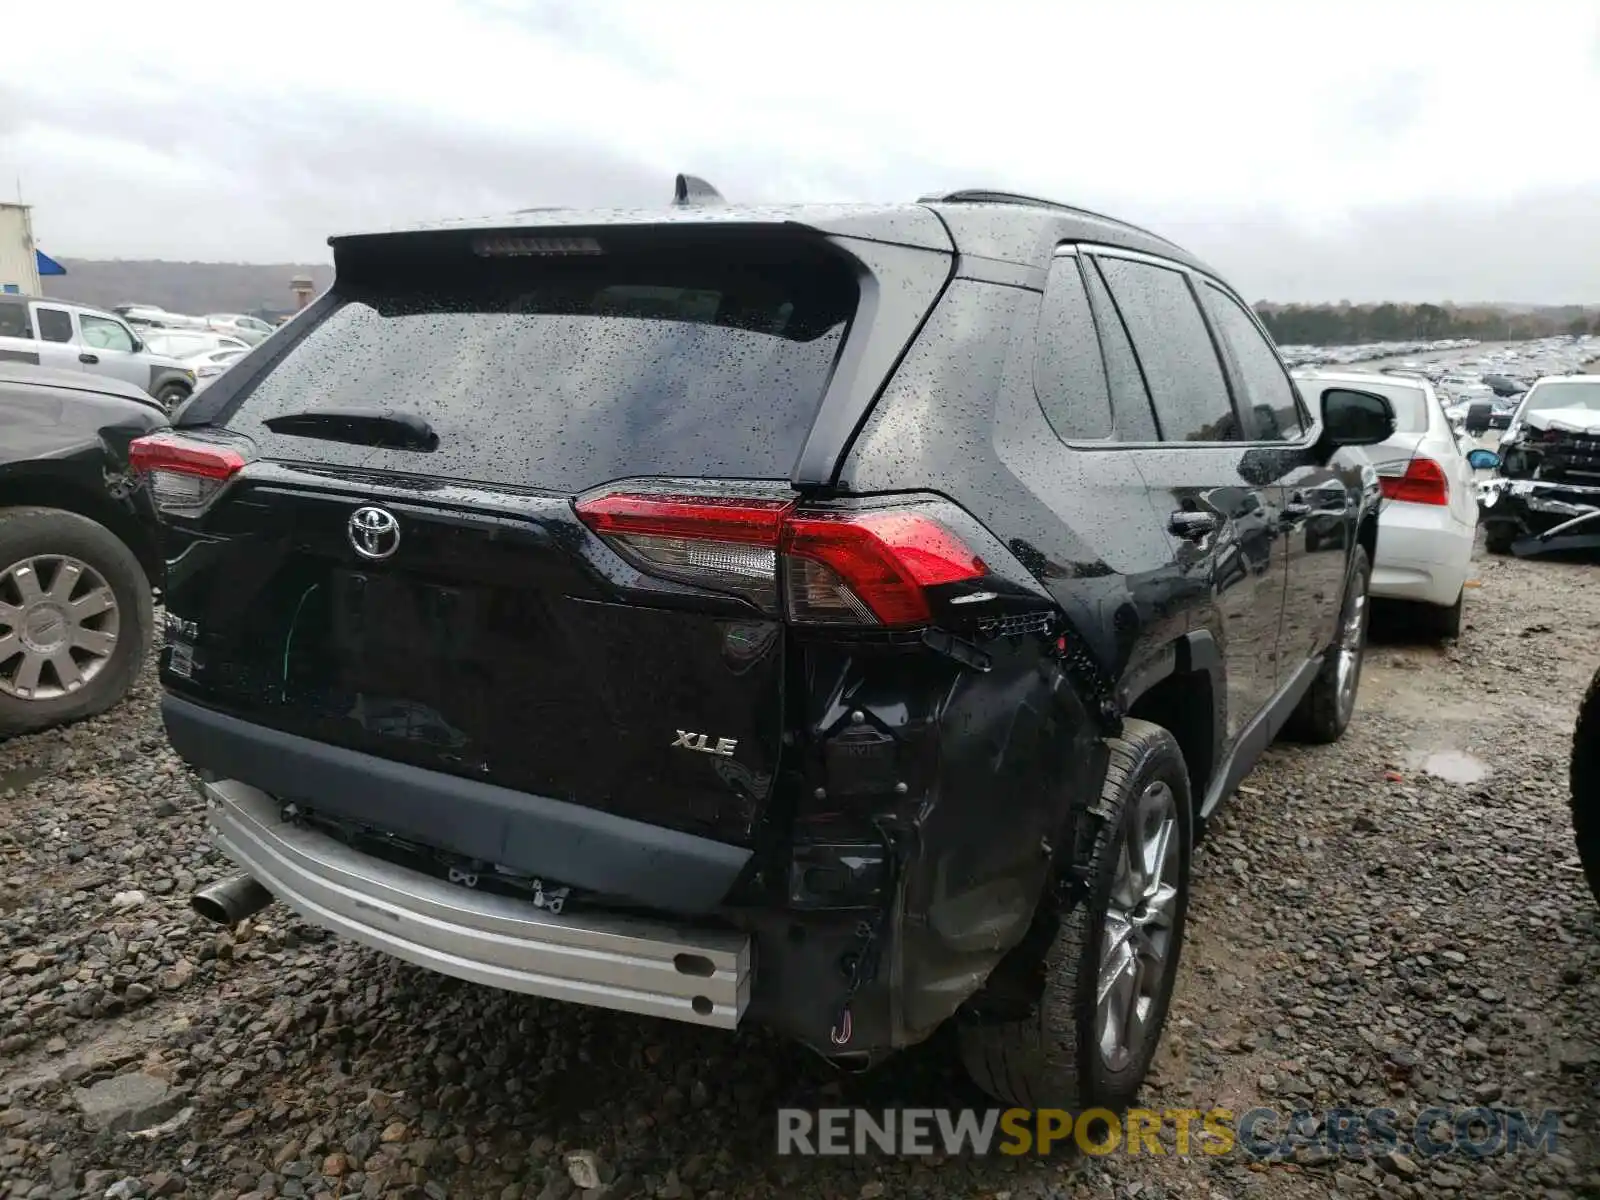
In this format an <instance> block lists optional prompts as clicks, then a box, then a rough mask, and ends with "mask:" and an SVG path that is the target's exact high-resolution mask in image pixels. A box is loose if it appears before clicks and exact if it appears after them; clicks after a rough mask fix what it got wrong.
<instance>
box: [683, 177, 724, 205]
mask: <svg viewBox="0 0 1600 1200" xmlns="http://www.w3.org/2000/svg"><path fill="white" fill-rule="evenodd" d="M672 203H673V206H674V207H676V208H698V207H701V206H704V205H714V204H726V203H727V201H726V200H724V199H723V197H722V193H721V192H719V191H717V189H716V188H714V187H712V186H711V185H710V184H709V183H707V182H706V181H705V180H704V179H701V178H700V176H698V175H679V176H678V178H677V181H676V182H675V183H674V185H673V188H672Z"/></svg>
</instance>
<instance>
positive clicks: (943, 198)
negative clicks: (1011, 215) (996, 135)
mask: <svg viewBox="0 0 1600 1200" xmlns="http://www.w3.org/2000/svg"><path fill="white" fill-rule="evenodd" d="M917 203H919V204H1024V205H1028V206H1029V207H1032V208H1050V209H1054V210H1056V211H1057V212H1068V213H1072V214H1074V215H1075V216H1079V217H1093V218H1094V219H1095V220H1097V221H1109V222H1110V223H1111V224H1113V225H1121V226H1122V227H1123V228H1124V229H1131V230H1133V231H1134V232H1135V233H1142V234H1144V235H1145V237H1148V238H1154V239H1155V240H1156V241H1158V242H1162V243H1164V244H1165V245H1168V246H1171V247H1172V248H1173V249H1174V250H1180V249H1182V247H1181V246H1179V245H1178V243H1176V242H1174V241H1173V240H1172V239H1171V238H1166V237H1162V236H1161V235H1160V234H1159V233H1154V232H1152V231H1151V230H1148V229H1145V228H1143V227H1142V226H1139V225H1135V224H1134V223H1133V222H1132V221H1124V220H1123V219H1122V218H1121V217H1112V216H1107V215H1106V214H1105V213H1100V212H1095V211H1094V210H1093V209H1088V208H1079V207H1078V206H1077V205H1075V204H1062V203H1061V202H1060V201H1059V200H1045V199H1043V198H1042V197H1039V196H1025V195H1023V194H1022V193H1021V192H1001V191H994V190H992V189H989V188H961V189H960V190H958V191H954V192H930V193H929V194H928V195H926V196H918V197H917Z"/></svg>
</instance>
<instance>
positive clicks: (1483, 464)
mask: <svg viewBox="0 0 1600 1200" xmlns="http://www.w3.org/2000/svg"><path fill="white" fill-rule="evenodd" d="M1467 465H1468V466H1469V467H1471V468H1472V469H1473V470H1474V471H1498V470H1499V469H1500V456H1499V455H1498V454H1496V453H1495V452H1494V451H1493V450H1469V451H1468V452H1467Z"/></svg>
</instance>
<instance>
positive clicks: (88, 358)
mask: <svg viewBox="0 0 1600 1200" xmlns="http://www.w3.org/2000/svg"><path fill="white" fill-rule="evenodd" d="M78 361H79V362H81V363H91V364H92V363H97V362H99V361H100V356H99V355H98V354H88V353H84V354H80V355H78Z"/></svg>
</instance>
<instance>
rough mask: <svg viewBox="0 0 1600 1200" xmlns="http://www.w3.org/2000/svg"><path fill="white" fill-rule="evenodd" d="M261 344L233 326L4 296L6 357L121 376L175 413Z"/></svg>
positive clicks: (1, 317)
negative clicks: (157, 323)
mask: <svg viewBox="0 0 1600 1200" xmlns="http://www.w3.org/2000/svg"><path fill="white" fill-rule="evenodd" d="M254 344H256V343H253V342H251V341H249V340H248V339H246V338H245V337H243V336H239V335H238V334H236V333H233V332H221V331H218V330H213V329H207V328H200V327H196V328H184V329H176V328H173V329H169V328H165V327H161V328H157V327H143V328H142V329H141V330H140V331H139V332H135V331H134V328H133V326H132V325H130V324H129V323H128V322H127V321H125V320H124V319H123V318H122V317H120V316H118V315H116V314H115V313H110V312H104V311H101V310H99V309H95V308H90V307H88V306H86V305H82V304H74V303H72V302H70V301H65V300H52V299H46V298H45V297H42V296H15V295H5V296H0V361H4V362H13V363H24V364H28V365H32V366H40V367H47V368H50V369H54V370H59V371H68V372H83V373H86V374H89V375H99V376H105V377H109V378H113V379H120V380H122V381H124V382H126V383H131V384H133V385H135V386H136V387H140V388H143V389H144V390H145V391H146V392H148V393H149V394H150V395H151V396H154V397H155V398H156V399H157V400H159V401H160V402H161V404H162V405H163V406H164V407H165V408H166V409H167V410H168V411H169V412H170V411H172V410H173V409H175V408H177V407H178V406H179V405H181V404H182V403H183V402H184V401H185V400H187V399H189V397H190V396H192V395H193V394H194V393H196V392H198V391H200V390H202V389H203V388H205V387H206V385H207V384H209V383H210V382H211V381H212V380H214V379H216V378H217V377H218V376H219V375H221V374H222V372H223V371H225V370H227V368H228V367H229V366H230V365H231V364H232V363H233V362H234V361H235V360H236V359H238V358H240V357H242V356H243V355H244V354H246V353H247V352H248V351H249V350H250V349H251V348H252V346H253V345H254Z"/></svg>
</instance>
